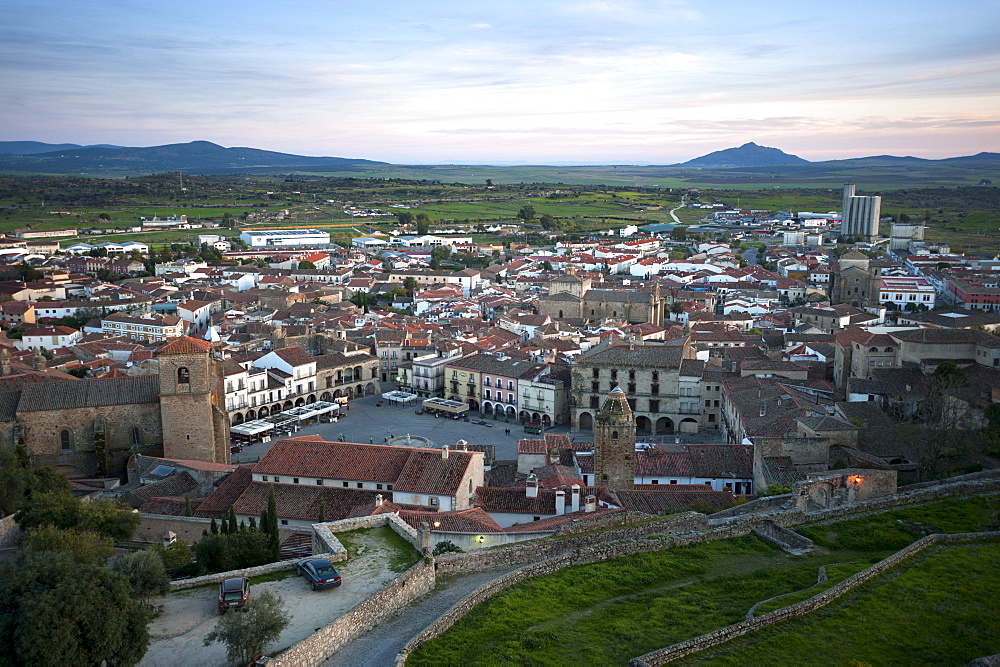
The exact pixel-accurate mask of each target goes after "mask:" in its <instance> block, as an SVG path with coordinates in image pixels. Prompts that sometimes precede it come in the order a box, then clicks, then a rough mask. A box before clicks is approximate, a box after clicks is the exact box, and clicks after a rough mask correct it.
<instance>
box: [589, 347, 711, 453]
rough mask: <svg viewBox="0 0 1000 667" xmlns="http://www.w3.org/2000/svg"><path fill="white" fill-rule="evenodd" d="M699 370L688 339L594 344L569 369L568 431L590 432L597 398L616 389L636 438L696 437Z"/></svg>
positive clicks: (699, 417) (699, 423) (699, 425)
mask: <svg viewBox="0 0 1000 667" xmlns="http://www.w3.org/2000/svg"><path fill="white" fill-rule="evenodd" d="M703 367H704V364H703V363H701V362H698V361H697V360H696V359H695V350H694V348H693V347H692V346H691V343H690V339H688V338H685V339H682V340H679V341H677V340H674V341H667V342H662V341H640V340H628V341H624V340H619V341H611V342H610V343H608V344H606V345H600V346H598V347H596V348H594V349H592V350H590V351H588V352H586V353H584V354H582V355H581V356H580V357H579V358H578V359H577V361H576V363H575V364H574V365H573V386H572V389H571V393H570V416H571V420H572V421H571V427H572V429H573V430H574V431H580V430H582V431H589V430H591V429H592V428H594V424H595V420H596V418H597V415H598V413H599V412H600V409H601V405H602V403H601V396H602V395H603V394H604V393H606V392H608V391H611V390H612V389H614V388H615V387H618V386H621V387H623V390H624V391H625V394H626V396H627V397H628V399H627V400H628V403H629V406H630V408H631V409H632V412H633V414H634V418H635V428H636V432H637V433H638V434H639V435H640V436H642V435H669V434H674V433H697V432H698V431H699V430H701V428H702V418H703V416H702V411H701V403H702V396H701V394H702V389H701V370H702V369H703Z"/></svg>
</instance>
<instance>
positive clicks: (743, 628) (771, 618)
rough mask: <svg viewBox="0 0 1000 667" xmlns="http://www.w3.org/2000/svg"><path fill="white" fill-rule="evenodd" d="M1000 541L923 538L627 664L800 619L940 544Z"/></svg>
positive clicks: (999, 535) (978, 536) (674, 655)
mask: <svg viewBox="0 0 1000 667" xmlns="http://www.w3.org/2000/svg"><path fill="white" fill-rule="evenodd" d="M996 539H1000V531H996V532H991V533H959V534H953V535H928V536H926V537H922V538H920V539H919V540H917V541H916V542H914V543H913V544H911V545H910V546H908V547H906V548H904V549H900V550H899V551H897V552H896V553H894V554H892V555H891V556H889V557H887V558H885V559H883V560H881V561H879V562H878V563H875V564H874V565H871V566H869V567H867V568H865V569H864V570H861V571H860V572H858V573H856V574H854V575H851V576H850V577H848V578H847V579H844V580H843V581H842V582H840V583H838V584H836V585H834V586H831V587H830V588H828V589H826V590H825V591H823V592H822V593H818V594H817V595H814V596H813V597H811V598H809V599H808V600H804V601H802V602H799V603H797V604H793V605H790V606H788V607H784V608H782V609H777V610H775V611H772V612H770V613H767V614H764V615H763V616H758V617H756V618H752V619H750V620H748V621H741V622H739V623H734V624H733V625H730V626H727V627H725V628H722V629H721V630H716V631H715V632H710V633H707V634H704V635H701V636H700V637H695V638H694V639H689V640H687V641H683V642H680V643H678V644H674V645H672V646H668V647H666V648H662V649H659V650H657V651H651V652H650V653H646V654H645V655H641V656H639V657H637V658H633V659H632V660H630V661H629V665H630V666H631V667H649V666H651V665H662V664H665V663H667V662H670V661H671V660H677V659H678V658H682V657H684V656H686V655H691V654H692V653H698V652H700V651H704V650H706V649H709V648H711V647H713V646H717V645H718V644H722V643H724V642H727V641H729V640H730V639H735V638H737V637H742V636H743V635H746V634H749V633H751V632H755V631H757V630H760V629H761V628H766V627H768V626H770V625H774V624H775V623H780V622H782V621H785V620H788V619H790V618H795V617H798V616H803V615H805V614H808V613H809V612H812V611H815V610H816V609H819V608H820V607H823V606H824V605H827V604H829V603H830V602H833V601H834V600H836V599H837V598H839V597H840V596H842V595H844V594H845V593H847V592H848V591H851V590H854V589H855V588H857V587H858V586H860V585H862V584H864V583H866V582H868V581H871V580H872V579H874V578H875V577H877V576H879V575H880V574H882V573H884V572H886V571H887V570H889V569H891V568H893V567H895V566H896V565H898V564H899V563H901V562H903V561H904V560H906V559H908V558H910V557H911V556H913V555H915V554H917V553H920V552H921V551H923V550H924V549H926V548H927V547H929V546H932V545H935V544H940V543H952V542H978V541H985V540H996Z"/></svg>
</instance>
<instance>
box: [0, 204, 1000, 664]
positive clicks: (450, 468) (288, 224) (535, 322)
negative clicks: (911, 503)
mask: <svg viewBox="0 0 1000 667" xmlns="http://www.w3.org/2000/svg"><path fill="white" fill-rule="evenodd" d="M490 187H492V186H490ZM857 192H858V191H857V190H856V187H855V185H846V186H845V187H844V189H843V194H842V204H841V206H840V207H839V208H838V210H833V211H826V212H808V211H791V210H771V209H758V208H751V209H747V208H740V207H739V206H738V205H736V204H735V202H732V201H722V200H719V199H716V198H714V197H712V198H708V197H702V196H701V194H700V193H699V192H698V191H696V190H692V191H689V192H684V193H683V194H682V196H679V198H678V201H677V202H676V204H675V205H673V206H672V207H671V208H670V210H669V215H670V217H671V218H672V220H673V221H672V222H655V223H650V224H634V222H633V221H629V220H625V221H619V222H618V223H616V224H615V225H614V226H612V227H610V228H607V229H592V230H587V231H584V232H578V233H575V234H567V233H566V232H565V230H561V229H560V228H559V221H558V220H556V219H554V218H553V216H551V215H549V214H544V215H542V216H538V215H537V214H536V212H535V211H534V209H533V207H532V206H531V205H530V204H529V205H525V206H523V207H521V210H520V211H518V214H517V216H516V217H515V218H514V219H510V220H499V219H498V220H493V221H490V222H489V223H488V225H489V226H488V227H487V223H484V222H482V221H480V222H471V221H470V222H467V223H465V222H460V221H457V220H444V219H440V220H432V219H430V218H429V216H428V215H427V214H426V213H421V212H420V208H421V207H420V205H419V204H415V203H414V202H413V201H411V200H405V201H406V203H405V204H404V203H394V204H383V205H382V206H381V207H376V206H367V205H365V206H354V205H351V206H346V205H345V208H344V209H343V211H344V215H345V216H349V217H350V218H352V219H358V220H361V222H357V221H352V222H350V223H348V226H346V227H345V226H334V227H333V228H332V230H331V229H328V227H327V225H324V224H320V222H319V221H317V220H312V221H310V222H306V223H305V224H300V225H296V224H294V221H295V215H293V214H288V213H287V212H284V211H279V212H278V213H269V212H268V210H267V209H262V210H261V211H260V212H257V213H253V214H248V215H246V216H245V217H244V219H243V220H242V221H238V220H235V219H233V218H232V216H229V217H227V218H226V219H225V220H220V221H205V222H201V221H199V220H198V219H197V218H196V217H195V215H194V214H193V213H191V212H190V209H188V213H186V214H185V213H179V212H178V210H177V209H170V208H164V209H163V210H162V211H159V212H158V213H157V214H155V215H154V214H150V215H147V216H143V217H137V218H136V219H135V220H134V221H133V222H132V223H131V224H126V225H125V226H124V227H116V228H114V229H109V230H102V229H100V228H98V227H95V228H88V230H87V231H89V232H90V233H89V234H87V237H86V239H83V238H81V236H80V231H81V229H80V227H79V226H74V227H57V226H54V225H51V224H46V225H43V226H36V227H31V226H25V227H22V228H19V229H16V230H12V231H11V232H9V233H8V235H7V236H6V237H4V238H2V239H0V255H2V257H3V262H4V266H2V267H0V275H2V277H3V278H4V279H3V280H2V281H0V323H2V326H3V332H2V335H0V347H2V350H0V397H2V398H0V400H2V405H4V406H5V409H4V412H3V418H2V419H0V428H2V429H3V433H4V435H3V438H4V439H5V441H6V443H8V445H9V446H10V448H13V449H16V450H17V451H18V452H22V453H23V456H24V457H26V458H27V462H28V463H29V464H30V467H31V468H34V469H48V470H51V471H54V472H56V473H58V474H60V475H62V476H64V477H65V478H66V479H67V480H68V488H69V489H70V491H71V492H72V495H73V496H75V497H76V498H79V499H86V500H88V501H90V502H98V501H101V502H103V501H107V500H108V499H112V500H113V501H114V502H116V503H118V505H117V506H118V507H120V508H127V509H128V510H129V511H130V512H131V514H132V515H133V516H135V517H136V519H135V523H134V526H133V530H132V532H131V533H130V534H129V535H128V537H127V538H126V539H118V540H116V543H117V544H118V545H119V547H124V544H125V543H127V544H129V545H132V547H133V548H134V547H135V545H144V546H150V545H158V546H159V547H160V548H161V549H164V550H168V549H175V550H177V549H180V548H181V546H183V547H184V549H188V547H189V546H193V548H194V552H195V553H196V554H198V558H197V560H196V561H194V562H190V560H191V559H190V557H188V561H189V562H182V563H181V565H180V566H179V567H178V568H177V571H178V572H181V571H182V576H188V577H194V578H193V579H191V581H192V582H194V583H195V584H197V583H203V582H205V581H215V582H217V581H220V579H219V576H220V575H219V574H218V571H217V572H214V573H213V572H208V571H206V569H205V567H204V565H205V562H207V561H208V560H209V556H208V555H207V554H208V553H209V552H208V550H207V549H206V548H205V547H204V545H203V546H202V548H201V549H199V547H198V545H199V542H202V541H204V540H206V539H211V538H212V536H215V535H216V534H217V533H218V531H217V528H216V527H217V524H219V523H221V524H222V526H223V529H224V530H223V533H222V534H223V535H226V534H229V535H236V534H238V533H239V531H240V530H241V529H238V528H237V525H239V526H241V527H242V529H243V530H245V529H246V527H247V526H248V525H249V526H253V527H254V530H257V529H256V523H257V522H258V521H259V522H260V526H261V529H263V527H264V526H265V521H269V522H273V524H274V526H275V527H274V528H273V529H272V530H271V532H270V533H269V538H268V539H271V540H273V542H274V544H273V545H272V546H271V547H269V549H271V551H269V552H268V554H269V557H267V558H259V559H257V560H254V558H249V559H244V560H240V559H235V560H230V561H228V562H229V564H230V565H232V566H233V567H227V568H225V570H222V571H229V572H232V571H237V570H239V571H243V570H246V569H247V568H251V569H252V568H263V569H260V570H254V572H253V573H254V574H260V573H263V572H265V571H267V572H271V571H275V570H274V569H268V568H273V566H274V564H275V563H274V562H277V563H279V564H280V563H286V564H287V562H289V561H290V560H294V559H299V560H301V559H302V558H306V557H310V556H314V555H317V554H319V555H323V556H324V557H326V556H330V558H331V560H332V561H333V562H339V561H341V560H345V559H346V558H347V552H348V551H349V549H345V548H344V547H343V546H341V542H340V541H339V540H338V538H337V534H338V533H340V532H342V531H348V530H352V529H355V528H358V527H365V526H367V527H371V526H388V527H389V528H391V530H393V531H396V533H398V534H399V535H401V536H402V537H403V538H404V540H405V541H406V542H407V546H406V548H407V549H411V550H413V552H414V553H416V554H419V555H420V556H426V557H427V558H428V559H431V558H436V559H437V560H436V561H435V568H436V569H437V572H438V576H441V575H442V574H444V573H446V572H449V571H454V572H460V571H462V568H467V569H470V570H471V569H475V567H476V566H473V565H471V564H467V565H462V563H465V562H466V561H463V560H461V559H462V558H463V557H465V556H464V555H463V554H465V555H469V556H470V557H471V558H475V556H474V554H476V553H477V552H482V553H483V554H494V555H491V556H485V555H484V556H483V557H482V562H488V561H490V559H494V560H496V559H502V558H508V559H509V560H507V561H504V563H505V565H504V567H506V568H507V570H509V569H510V567H512V566H513V565H514V564H523V563H530V562H533V560H524V559H525V558H526V557H525V556H524V555H523V553H522V552H521V551H516V549H519V548H522V547H519V546H518V545H520V544H521V543H523V542H527V543H528V544H529V545H531V544H535V541H537V540H540V539H546V538H560V537H565V536H573V535H577V534H584V533H587V532H588V531H596V530H604V529H609V528H610V527H613V526H618V527H621V526H626V525H631V524H636V525H640V524H641V522H643V521H647V520H650V519H654V518H659V519H660V520H669V519H671V517H685V519H684V520H683V521H686V523H684V522H683V521H682V523H679V524H676V526H675V527H673V528H672V527H671V525H673V524H667V523H664V524H662V525H661V524H656V526H659V527H658V528H656V530H655V532H656V533H657V534H659V533H663V534H678V535H679V534H682V533H683V534H687V533H690V532H692V531H697V530H702V531H710V530H711V529H712V528H713V527H718V526H719V525H723V524H712V523H706V522H707V521H708V520H709V519H706V517H708V518H710V519H711V520H712V521H723V522H739V521H742V520H743V519H742V518H741V517H750V516H756V515H755V514H754V512H759V511H760V509H759V508H761V507H769V508H771V509H773V510H777V509H778V508H779V507H784V509H787V510H789V511H793V510H794V511H797V512H802V513H807V514H808V513H809V512H820V513H822V512H838V511H844V508H846V507H848V506H851V505H853V504H855V503H864V502H881V501H880V500H879V499H884V498H886V497H896V494H897V493H898V492H903V491H904V490H905V489H907V487H908V486H912V487H913V488H914V489H917V488H923V487H922V485H926V484H930V485H933V484H935V483H936V480H942V479H946V478H952V477H956V476H962V475H970V474H971V475H972V476H973V478H975V479H977V480H979V479H986V480H990V481H989V483H995V480H996V477H995V476H991V475H993V473H994V472H995V471H996V470H1000V457H998V454H1000V452H998V450H997V445H996V442H997V439H996V436H997V432H998V429H1000V408H998V407H997V406H998V404H1000V337H998V335H997V333H996V332H997V329H998V328H1000V287H998V278H1000V257H998V256H996V255H994V254H983V253H974V252H957V251H953V249H952V248H951V247H950V246H949V244H948V243H945V242H941V241H938V242H931V241H928V240H925V225H924V224H923V223H920V222H916V221H911V220H910V219H909V218H908V216H907V217H906V219H902V218H903V217H904V216H886V215H884V214H883V212H882V211H881V199H880V197H879V196H864V195H859V194H857ZM296 194H298V193H296ZM402 201H403V200H400V202H402ZM539 206H540V207H541V205H539ZM677 214H680V215H682V216H684V221H683V222H682V220H680V219H679V218H678V217H677ZM227 215H228V214H227ZM108 219H110V217H109V218H108ZM167 231H169V232H170V233H171V235H172V236H171V237H170V239H171V240H170V242H169V243H168V242H164V241H156V240H150V241H148V242H147V241H144V240H143V239H144V238H147V236H148V235H150V234H162V233H164V232H167ZM106 233H112V234H114V235H115V236H114V240H112V241H101V240H99V239H100V238H101V237H102V236H104V235H105V234H106ZM130 235H131V238H129V236H130ZM149 238H162V237H154V236H150V237H149ZM8 464H9V465H11V466H13V465H14V464H13V463H10V462H8ZM8 464H5V465H8ZM976 475H979V477H977V476H976ZM959 479H960V480H964V479H965V478H964V477H962V478H959ZM961 483H969V484H972V483H981V482H957V484H961ZM983 483H985V482H983ZM913 485H916V486H913ZM948 488H951V487H948ZM955 488H959V487H955ZM961 488H962V489H965V488H966V487H961ZM976 488H977V489H978V488H979V487H976ZM990 488H995V487H990ZM942 493H944V492H942ZM768 503H770V504H768ZM775 503H785V505H783V506H780V505H779V504H775ZM31 507H32V506H31V504H30V502H29V503H28V508H29V510H30V509H31ZM6 509H7V510H8V511H10V510H13V509H21V510H22V511H21V513H20V514H19V515H18V516H20V517H22V519H20V520H18V521H14V520H13V517H14V515H13V514H11V515H10V516H8V518H7V519H4V523H3V535H2V537H0V541H2V543H3V544H4V545H6V546H16V545H19V544H20V543H21V542H22V541H23V540H25V539H27V540H28V542H29V543H30V541H31V539H32V527H33V526H32V523H31V520H30V517H31V512H30V511H25V510H24V508H23V507H22V506H21V504H20V503H19V502H15V501H14V500H10V501H9V502H8V503H7V505H6ZM24 516H29V520H28V521H27V522H26V521H24V520H23V517H24ZM691 517H700V518H699V519H692V518H691ZM713 517H714V518H713ZM678 521H680V519H678ZM699 522H700V523H699ZM19 524H20V525H19ZM778 524H779V525H774V524H771V525H772V526H773V531H774V534H777V533H779V532H781V531H785V528H783V527H782V525H783V524H781V523H780V521H778ZM387 529H388V528H387ZM754 529H755V530H760V528H759V526H757V525H756V524H755V527H754ZM650 530H651V531H652V530H653V529H652V528H651V529H650ZM748 530H749V529H748ZM769 530H770V529H769ZM785 532H788V533H790V535H784V536H782V535H778V536H777V537H775V536H774V534H772V533H768V535H769V536H770V538H769V539H773V541H775V543H777V544H781V545H783V546H785V547H787V546H788V545H789V544H790V543H792V542H795V540H805V538H803V537H801V536H800V535H797V534H795V533H791V531H785ZM262 534H263V533H262ZM636 534H638V533H636ZM646 534H653V533H652V532H650V533H646ZM805 541H806V542H809V540H805ZM205 544H207V542H205ZM809 544H810V545H811V544H812V543H811V542H810V543H809ZM410 545H412V546H410ZM795 545H798V542H795ZM505 549H507V551H504V550H505ZM577 550H578V551H579V548H578V549H577ZM331 554H332V555H331ZM495 554H507V555H499V556H498V555H495ZM510 554H513V555H510ZM553 554H555V552H553ZM519 558H521V559H522V560H518V559H519ZM182 560H183V559H182ZM223 560H224V559H223ZM469 562H470V563H471V561H469ZM413 567H414V568H418V567H420V565H414V566H413ZM449 568H453V569H451V570H449ZM496 568H497V569H498V571H499V570H503V568H501V567H500V566H499V565H498V566H496ZM286 569H287V568H286ZM503 571H506V570H503ZM240 576H242V575H240ZM387 576H388V575H387ZM407 576H410V575H407ZM430 576H431V577H432V579H431V586H432V587H433V575H430ZM213 577H214V578H213ZM183 581H184V580H181V581H179V582H174V584H171V585H172V586H174V587H175V588H185V587H187V586H188V584H185V583H183ZM192 585H193V584H192ZM388 585H389V584H387V586H388ZM420 585H423V584H420ZM415 586H416V585H415ZM345 588H346V587H345ZM385 590H386V589H385V588H378V587H375V588H373V589H372V590H371V591H366V592H367V593H372V594H378V595H381V594H383V593H384V591H385ZM356 602H359V604H360V600H356ZM347 611H348V609H347V608H343V609H339V610H337V611H331V610H326V611H325V612H323V611H321V612H316V611H315V610H310V611H309V612H306V611H303V612H302V613H303V614H305V613H318V615H317V616H313V617H309V619H308V620H305V621H302V622H299V623H297V626H298V627H297V629H296V630H295V633H297V634H291V635H287V636H285V637H284V639H283V641H285V642H286V646H288V645H292V648H291V649H290V651H291V653H290V654H289V655H290V656H295V657H286V659H287V661H288V662H287V664H293V663H294V664H308V663H310V662H315V663H318V662H322V660H326V659H330V658H331V656H333V658H332V659H333V660H335V661H338V662H339V663H340V664H347V662H349V661H350V659H349V658H348V657H347V656H349V655H352V654H349V653H337V652H338V651H342V650H345V651H346V650H350V647H349V643H350V642H349V641H340V640H336V641H334V640H332V639H329V637H328V635H330V636H332V635H334V634H336V633H335V632H334V631H333V630H330V631H329V632H328V633H327V635H322V637H321V638H320V639H315V638H312V639H310V637H309V635H310V633H311V631H312V629H313V627H315V625H319V626H321V627H322V626H328V625H329V624H331V623H333V624H334V625H329V627H330V628H333V627H335V624H336V623H337V619H338V618H339V617H341V615H342V614H344V613H345V612H347ZM171 613H172V612H170V611H168V612H167V613H166V615H165V617H161V619H158V620H156V621H154V622H153V623H154V626H156V624H158V623H162V624H164V625H163V626H162V627H161V628H160V630H157V631H156V632H154V635H155V637H158V638H154V640H153V641H152V642H151V643H150V649H149V650H150V653H148V654H146V661H147V662H148V663H149V664H166V662H167V661H168V656H174V657H175V659H177V660H183V661H184V662H190V661H197V660H200V658H195V657H194V656H193V655H192V654H183V653H180V654H179V653H176V652H177V651H182V650H183V649H182V648H180V647H181V643H179V642H173V641H172V639H171V638H170V637H169V635H170V632H168V631H167V630H166V629H164V628H168V627H172V626H169V622H170V618H169V617H170V614H171ZM297 613H298V612H297ZM350 613H352V614H354V613H360V612H357V611H356V608H355V609H351V610H350ZM366 613H368V612H366ZM324 614H325V615H324ZM365 618H368V619H369V620H371V618H374V616H372V617H370V618H369V617H365ZM429 620H431V619H428V621H429ZM307 625H308V626H309V628H308V630H309V632H306V631H305V630H304V628H305V627H306V626H307ZM336 627H339V626H336ZM328 629H329V628H328ZM442 631H443V629H442ZM206 632H207V630H206ZM324 632H326V631H324ZM337 632H340V630H337ZM435 634H438V633H435ZM316 636H317V637H320V635H319V634H317V635H316ZM338 636H339V635H338ZM423 641H424V640H421V641H420V642H418V643H417V644H413V645H412V646H408V647H407V648H406V649H405V650H404V651H403V654H404V655H405V653H406V652H407V651H410V650H416V648H417V646H419V645H420V644H422V643H423ZM309 642H313V643H314V644H315V643H316V642H325V644H323V646H322V647H321V648H316V647H315V646H313V645H312V644H309V645H308V646H307V644H308V643H309ZM338 642H339V643H338ZM662 645H666V642H664V643H662ZM656 646H659V645H656ZM331 647H333V648H331ZM345 647H347V648H345ZM401 649H402V646H397V647H396V648H394V649H393V651H392V655H391V656H390V657H392V658H394V657H395V656H396V651H397V650H401ZM143 650H144V651H145V646H144V647H143ZM296 651H298V652H299V653H296ZM321 654H322V655H321ZM671 655H673V654H671ZM302 656H311V657H302ZM316 656H320V657H319V658H317V657H316ZM138 657H139V658H141V657H142V655H141V654H140V655H139V656H138ZM277 660H278V663H277V664H286V663H284V662H281V658H280V657H279V658H277ZM296 660H300V661H301V662H295V661H296ZM389 661H390V662H391V660H389ZM192 664H193V663H192ZM386 664H388V663H386ZM651 664H652V663H651Z"/></svg>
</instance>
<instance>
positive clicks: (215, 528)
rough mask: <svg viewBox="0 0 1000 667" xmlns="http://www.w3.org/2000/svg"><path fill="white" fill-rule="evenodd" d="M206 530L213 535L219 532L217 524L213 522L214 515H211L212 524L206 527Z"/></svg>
mask: <svg viewBox="0 0 1000 667" xmlns="http://www.w3.org/2000/svg"><path fill="white" fill-rule="evenodd" d="M208 532H210V533H212V534H213V535H218V534H219V524H217V523H215V517H212V525H211V526H209V527H208Z"/></svg>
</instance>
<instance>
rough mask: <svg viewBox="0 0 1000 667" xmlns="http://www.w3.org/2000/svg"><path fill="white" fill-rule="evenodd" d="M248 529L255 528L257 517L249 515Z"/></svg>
mask: <svg viewBox="0 0 1000 667" xmlns="http://www.w3.org/2000/svg"><path fill="white" fill-rule="evenodd" d="M250 530H257V519H256V518H254V517H252V516H251V517H250Z"/></svg>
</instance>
